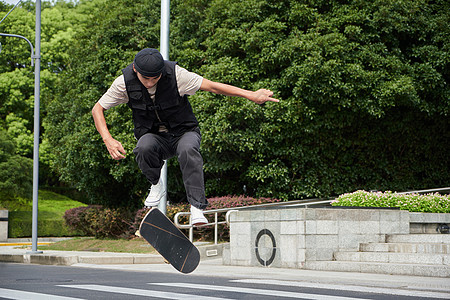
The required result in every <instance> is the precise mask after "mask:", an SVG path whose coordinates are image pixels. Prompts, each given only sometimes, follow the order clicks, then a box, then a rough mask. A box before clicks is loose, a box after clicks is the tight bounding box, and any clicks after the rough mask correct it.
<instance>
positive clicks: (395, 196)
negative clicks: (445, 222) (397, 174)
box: [331, 190, 450, 213]
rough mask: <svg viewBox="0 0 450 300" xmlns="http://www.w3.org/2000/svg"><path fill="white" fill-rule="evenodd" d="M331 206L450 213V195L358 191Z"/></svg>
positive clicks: (344, 196)
mask: <svg viewBox="0 0 450 300" xmlns="http://www.w3.org/2000/svg"><path fill="white" fill-rule="evenodd" d="M331 205H333V206H355V207H392V208H399V209H401V210H408V211H410V212H431V213H450V195H441V194H439V193H434V194H424V195H419V194H399V193H395V192H391V191H386V192H367V191H362V190H360V191H356V192H353V193H347V194H343V195H341V196H339V197H338V198H337V199H335V200H334V201H333V202H332V203H331Z"/></svg>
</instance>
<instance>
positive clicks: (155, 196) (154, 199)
mask: <svg viewBox="0 0 450 300" xmlns="http://www.w3.org/2000/svg"><path fill="white" fill-rule="evenodd" d="M165 195H166V191H165V190H164V187H163V184H162V179H161V177H160V178H159V181H158V184H156V185H152V187H151V188H150V193H149V194H148V196H147V199H145V202H144V205H145V206H146V207H156V206H158V204H159V202H160V201H161V199H162V198H163V197H164V196H165Z"/></svg>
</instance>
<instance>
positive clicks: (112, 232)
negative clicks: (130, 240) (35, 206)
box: [64, 205, 132, 238]
mask: <svg viewBox="0 0 450 300" xmlns="http://www.w3.org/2000/svg"><path fill="white" fill-rule="evenodd" d="M64 220H65V221H66V224H67V225H68V226H69V227H70V228H72V229H74V230H79V231H81V232H83V233H84V234H85V235H88V236H95V237H96V238H120V237H126V236H128V235H129V234H130V227H131V226H132V222H131V220H132V213H130V211H128V210H126V209H123V208H117V209H112V208H104V207H102V206H100V205H91V206H88V207H77V208H72V209H69V210H67V211H66V213H65V215H64Z"/></svg>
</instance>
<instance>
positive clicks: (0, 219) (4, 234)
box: [0, 210, 8, 242]
mask: <svg viewBox="0 0 450 300" xmlns="http://www.w3.org/2000/svg"><path fill="white" fill-rule="evenodd" d="M7 240H8V211H7V210H0V242H6V241H7Z"/></svg>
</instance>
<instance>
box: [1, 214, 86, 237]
mask: <svg viewBox="0 0 450 300" xmlns="http://www.w3.org/2000/svg"><path fill="white" fill-rule="evenodd" d="M44 215H45V214H44ZM31 234H32V212H31V211H11V212H9V217H8V237H10V238H20V237H30V236H31ZM38 235H39V236H45V237H48V236H51V237H63V236H81V235H82V233H81V232H79V231H76V230H72V229H70V228H69V227H68V226H67V225H66V224H65V222H64V219H62V218H61V219H46V218H45V217H44V216H42V214H40V215H38Z"/></svg>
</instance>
